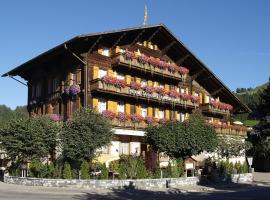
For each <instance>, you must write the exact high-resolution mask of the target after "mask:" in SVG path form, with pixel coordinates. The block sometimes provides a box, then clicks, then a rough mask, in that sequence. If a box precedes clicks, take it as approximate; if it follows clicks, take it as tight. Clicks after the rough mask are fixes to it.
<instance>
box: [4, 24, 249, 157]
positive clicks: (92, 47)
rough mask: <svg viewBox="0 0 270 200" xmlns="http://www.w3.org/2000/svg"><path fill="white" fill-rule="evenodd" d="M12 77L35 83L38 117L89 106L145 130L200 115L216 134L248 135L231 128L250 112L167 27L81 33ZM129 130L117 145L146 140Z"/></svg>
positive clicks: (31, 101)
mask: <svg viewBox="0 0 270 200" xmlns="http://www.w3.org/2000/svg"><path fill="white" fill-rule="evenodd" d="M7 75H9V76H15V75H19V76H21V77H22V78H24V79H25V80H27V81H28V109H29V113H30V114H31V115H42V114H48V115H52V114H55V115H59V116H61V117H62V118H63V119H64V120H67V119H68V118H70V117H72V113H73V112H74V111H76V110H77V109H78V108H79V107H80V106H90V107H91V108H93V109H95V110H96V111H97V112H100V113H101V114H104V115H105V116H107V117H109V118H111V119H112V123H113V125H114V126H115V128H116V129H123V130H143V128H145V127H146V126H147V125H148V124H150V123H164V122H165V121H168V120H180V121H183V120H185V119H187V118H188V116H189V114H190V113H192V112H194V111H195V110H197V111H200V112H202V113H203V115H204V116H205V117H206V118H205V119H206V120H207V121H208V122H209V123H211V124H212V125H213V126H214V127H215V129H216V131H217V133H219V134H231V135H240V136H245V135H246V130H245V127H239V126H234V125H232V116H233V114H234V113H237V112H248V111H249V109H248V108H247V107H246V106H245V105H244V104H242V103H241V102H240V101H239V100H238V99H237V97H235V96H234V95H233V94H232V93H231V92H230V90H229V89H228V88H227V87H226V86H225V85H224V84H223V83H222V82H221V81H220V80H219V79H218V78H217V77H216V76H215V75H214V74H213V73H212V72H211V71H210V70H209V69H208V68H207V67H206V66H205V65H204V64H203V63H202V62H201V61H200V60H199V59H198V58H197V57H196V56H195V55H194V54H192V53H191V52H190V51H189V50H188V49H187V48H186V47H185V46H184V45H183V44H182V43H181V42H179V41H178V40H177V39H176V38H175V37H174V35H173V34H172V33H171V32H170V31H169V30H168V29H167V28H166V27H165V26H164V25H158V26H146V27H139V28H134V29H124V30H119V31H114V32H105V33H99V34H93V35H81V36H78V37H75V38H73V39H72V40H69V41H67V42H65V43H64V44H61V45H59V46H57V47H55V48H54V49H52V50H49V51H48V52H45V53H44V54H41V55H40V56H38V57H36V58H34V59H32V60H30V61H28V62H27V63H25V64H23V65H21V66H19V67H17V68H15V69H14V70H12V71H10V72H8V73H6V74H4V76H7ZM146 87H148V88H147V89H146ZM149 90H150V91H149ZM125 133H126V132H124V131H123V134H118V136H117V140H124V141H129V142H131V141H136V142H141V141H142V139H140V137H139V135H136V134H135V135H133V136H132V134H130V135H131V136H125ZM132 137H133V138H132ZM141 148H146V147H145V146H143V147H141ZM129 151H130V152H132V151H133V150H129Z"/></svg>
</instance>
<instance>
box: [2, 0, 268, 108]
mask: <svg viewBox="0 0 270 200" xmlns="http://www.w3.org/2000/svg"><path fill="white" fill-rule="evenodd" d="M145 4H147V6H148V14H149V18H148V23H149V24H159V23H164V24H165V25H166V26H167V27H168V28H169V29H170V30H171V31H172V32H173V33H174V34H175V35H176V36H177V37H178V39H180V40H181V41H182V42H183V43H184V44H185V45H186V46H187V47H188V48H190V49H191V50H192V51H193V52H194V53H195V54H196V55H197V56H198V57H199V58H200V59H201V60H202V61H203V62H204V63H205V64H207V65H208V67H209V68H210V69H211V70H212V71H213V72H214V73H215V74H216V75H217V76H218V77H219V78H220V79H221V80H222V81H223V82H224V83H225V84H226V85H227V86H228V87H229V88H230V89H231V90H235V89H236V88H237V87H255V86H257V85H260V84H262V83H265V82H267V80H268V77H269V76H270V26H269V21H270V12H269V10H270V1H268V0H253V1H251V0H250V1H246V0H203V1H202V0H175V1H172V0H171V1H169V0H166V1H165V0H164V1H161V0H153V1H147V0H144V1H141V0H136V1H127V0H118V1H117V0H115V1H109V0H107V1H103V0H100V1H90V0H88V1H87V0H80V1H78V0H57V1H55V0H46V1H36V0H24V1H18V0H17V1H13V0H8V1H5V2H4V1H1V2H0V27H1V29H0V36H1V37H0V74H1V75H2V74H3V73H5V72H7V71H9V70H11V69H12V68H14V67H16V66H18V65H19V64H22V63H24V62H26V61H27V60H29V59H31V58H33V57H34V56H37V55H38V54H40V53H42V52H44V51H46V50H48V49H50V48H52V47H54V46H56V45H58V44H60V43H62V42H64V41H65V40H68V39H70V38H72V37H74V36H76V35H79V34H85V33H94V32H99V31H110V30H115V29H119V28H127V27H134V26H141V25H142V22H143V12H144V5H145ZM0 91H2V92H1V95H0V105H1V104H6V105H8V106H9V107H12V108H15V107H16V106H17V105H25V104H26V101H27V90H26V87H25V86H23V85H21V84H19V83H17V82H16V81H14V80H12V79H10V78H2V77H1V78H0Z"/></svg>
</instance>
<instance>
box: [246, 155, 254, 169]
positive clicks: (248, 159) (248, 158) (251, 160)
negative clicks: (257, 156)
mask: <svg viewBox="0 0 270 200" xmlns="http://www.w3.org/2000/svg"><path fill="white" fill-rule="evenodd" d="M247 161H248V166H249V168H248V172H249V173H250V172H252V168H251V166H252V163H253V157H252V156H247Z"/></svg>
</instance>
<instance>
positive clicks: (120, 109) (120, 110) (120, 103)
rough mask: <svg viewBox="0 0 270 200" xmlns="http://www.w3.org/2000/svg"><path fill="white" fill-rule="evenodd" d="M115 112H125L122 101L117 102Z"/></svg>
mask: <svg viewBox="0 0 270 200" xmlns="http://www.w3.org/2000/svg"><path fill="white" fill-rule="evenodd" d="M117 112H122V113H124V112H125V103H124V102H123V101H118V102H117Z"/></svg>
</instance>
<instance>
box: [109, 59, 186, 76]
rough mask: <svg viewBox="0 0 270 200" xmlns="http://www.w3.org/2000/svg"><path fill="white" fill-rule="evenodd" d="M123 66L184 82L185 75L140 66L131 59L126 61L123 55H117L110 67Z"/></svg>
mask: <svg viewBox="0 0 270 200" xmlns="http://www.w3.org/2000/svg"><path fill="white" fill-rule="evenodd" d="M116 64H117V65H119V64H120V65H124V66H127V67H130V68H137V69H139V70H143V71H145V72H148V73H152V74H158V75H162V76H167V77H173V78H176V79H178V80H179V79H180V80H186V77H187V75H186V74H179V73H178V72H175V73H174V72H170V71H169V70H168V69H160V68H158V67H154V66H152V65H150V64H148V63H146V64H142V63H140V62H138V60H137V59H132V60H126V59H125V57H124V56H123V55H121V54H120V55H117V56H116V57H115V58H114V59H113V61H112V65H116Z"/></svg>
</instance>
